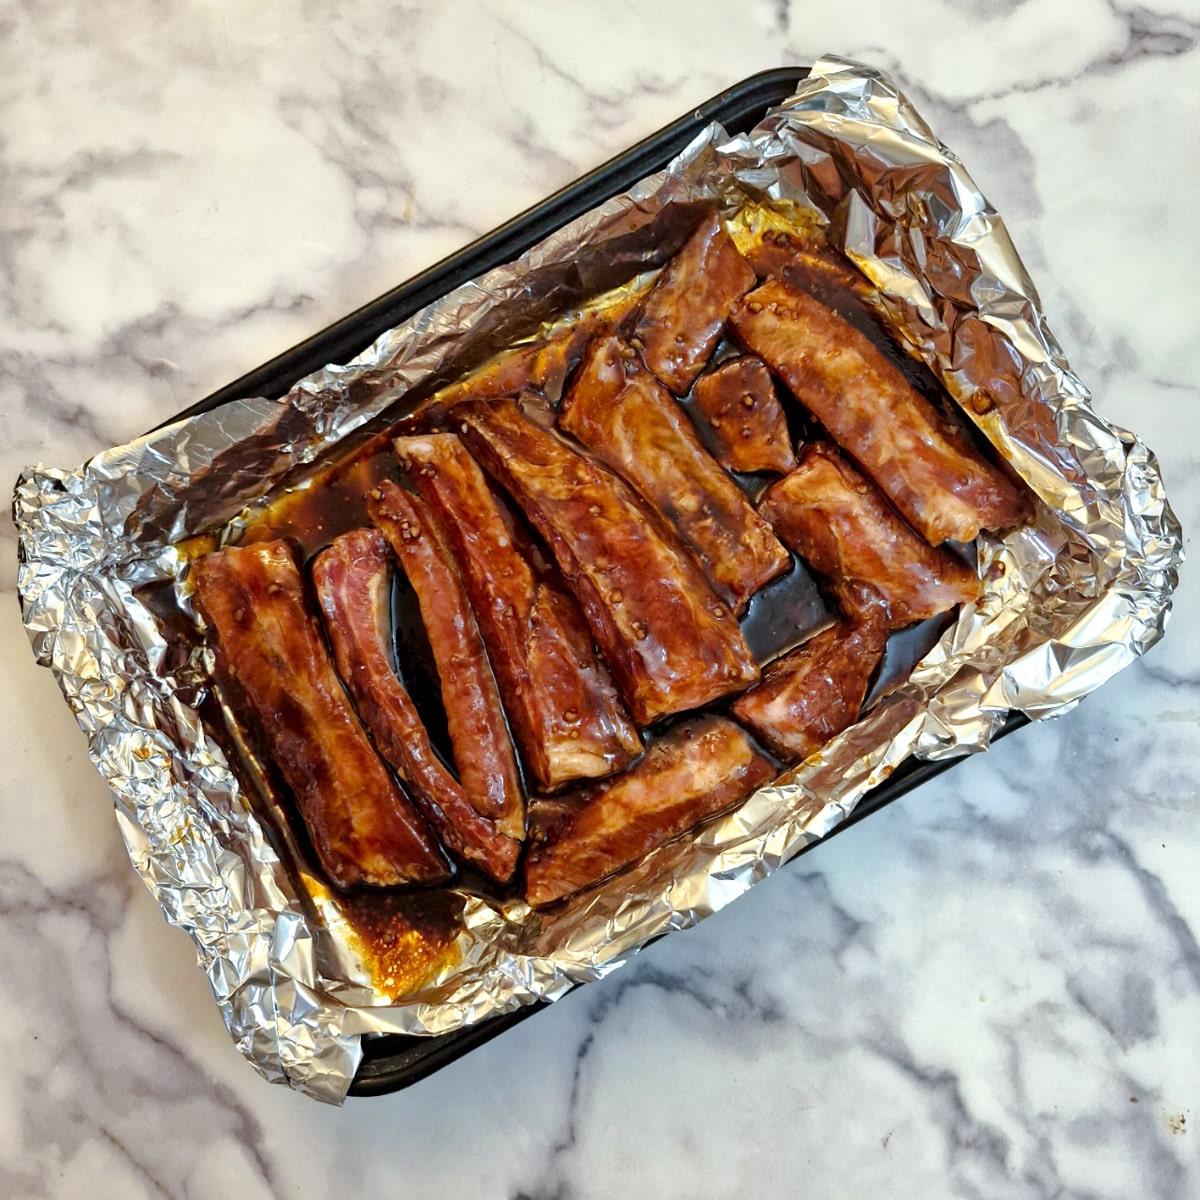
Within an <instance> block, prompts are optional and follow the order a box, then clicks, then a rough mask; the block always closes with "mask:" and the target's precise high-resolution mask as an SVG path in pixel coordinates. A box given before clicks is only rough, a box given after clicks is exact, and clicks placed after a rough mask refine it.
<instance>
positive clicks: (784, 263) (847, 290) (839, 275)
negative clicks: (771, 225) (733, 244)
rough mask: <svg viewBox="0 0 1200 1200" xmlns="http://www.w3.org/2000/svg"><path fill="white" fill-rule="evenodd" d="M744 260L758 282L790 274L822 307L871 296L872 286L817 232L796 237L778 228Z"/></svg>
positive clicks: (792, 280) (750, 251) (751, 249)
mask: <svg viewBox="0 0 1200 1200" xmlns="http://www.w3.org/2000/svg"><path fill="white" fill-rule="evenodd" d="M745 257H746V261H747V262H748V263H749V264H750V265H751V266H752V267H753V268H754V273H755V275H757V276H758V278H759V280H763V279H766V278H768V277H769V276H771V275H778V274H781V273H782V274H784V275H789V276H790V275H792V273H793V272H795V273H796V276H797V277H796V278H791V279H790V280H789V282H791V283H795V284H796V285H797V286H799V287H801V288H802V289H803V290H804V291H806V292H811V293H812V295H814V296H816V297H817V299H818V300H820V301H821V303H822V304H826V305H828V306H829V307H830V308H837V309H839V311H840V309H841V303H834V301H835V300H836V301H841V302H844V301H845V299H846V298H847V297H853V298H854V299H855V300H856V301H858V302H862V301H865V300H867V299H869V298H870V297H871V296H872V295H873V294H874V291H875V289H874V286H873V285H872V283H871V281H870V280H869V279H867V277H866V276H865V275H863V274H862V273H861V272H860V271H859V270H858V268H857V267H855V266H854V264H853V263H852V262H851V261H850V260H849V259H848V258H847V257H846V256H845V255H844V254H842V253H840V252H839V251H837V250H835V249H834V248H833V247H832V246H830V245H829V243H828V242H826V241H825V239H824V237H823V236H822V235H820V234H818V233H810V234H796V233H789V232H787V231H786V230H783V229H779V230H775V231H773V232H770V231H769V232H767V233H765V234H764V235H763V238H762V240H761V241H760V242H759V243H758V244H757V245H754V246H751V247H748V248H747V250H746V251H745Z"/></svg>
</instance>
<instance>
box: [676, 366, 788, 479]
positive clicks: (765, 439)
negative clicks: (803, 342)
mask: <svg viewBox="0 0 1200 1200" xmlns="http://www.w3.org/2000/svg"><path fill="white" fill-rule="evenodd" d="M692 406H693V408H694V409H695V411H696V414H697V416H698V418H699V419H700V420H701V421H703V423H704V425H705V426H706V427H707V430H708V434H709V437H710V438H711V440H712V443H713V444H714V445H715V446H716V447H717V458H718V459H719V460H720V462H721V464H722V466H725V467H728V468H729V470H731V471H776V472H778V473H779V474H780V475H786V474H787V473H788V472H789V471H790V470H792V468H793V467H795V465H796V456H795V455H794V454H793V453H792V439H791V435H790V434H789V433H788V427H787V420H786V419H785V418H784V415H783V408H782V407H781V406H780V403H779V397H778V396H777V395H776V394H775V384H774V383H773V382H772V380H771V373H770V371H768V370H767V368H766V367H765V366H764V365H763V363H762V361H761V360H760V359H757V358H753V357H752V356H750V355H748V354H745V355H743V356H742V357H741V358H731V359H729V360H728V361H727V362H724V363H722V364H721V365H720V366H719V367H718V368H717V369H716V370H715V371H709V372H708V374H707V375H701V376H700V378H699V379H697V380H696V386H695V387H693V388H692Z"/></svg>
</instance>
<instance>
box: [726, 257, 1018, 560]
mask: <svg viewBox="0 0 1200 1200" xmlns="http://www.w3.org/2000/svg"><path fill="white" fill-rule="evenodd" d="M730 325H731V326H732V328H733V329H734V330H735V332H736V333H737V336H738V338H739V339H740V340H741V341H742V343H743V344H744V345H745V346H746V347H748V348H749V349H750V350H752V351H754V353H755V354H758V355H759V356H761V357H762V358H763V359H764V360H765V361H766V362H767V363H768V364H769V365H770V366H771V367H772V368H773V369H774V370H775V371H776V372H778V374H779V375H780V376H781V377H782V378H783V380H784V382H785V383H786V384H787V385H788V387H789V388H791V390H792V391H793V392H794V393H795V394H796V396H797V397H798V398H799V399H800V400H801V402H802V403H803V404H804V405H805V406H806V407H807V408H808V409H809V410H810V411H811V412H812V413H813V415H814V416H816V417H817V419H818V420H819V421H820V422H821V423H822V424H823V425H824V426H825V428H826V429H828V430H829V432H830V434H831V435H832V436H833V438H834V440H835V441H836V442H837V443H838V444H839V445H840V446H841V447H842V448H843V449H844V450H846V451H847V453H849V454H850V455H852V456H853V458H854V459H855V460H856V461H857V462H858V463H859V465H860V466H861V467H862V469H863V470H864V471H865V472H866V474H867V475H869V476H870V477H871V478H872V479H873V480H874V481H875V483H876V484H878V485H879V487H880V489H881V490H882V491H883V493H884V494H885V495H886V496H887V498H888V499H889V500H890V501H891V502H892V503H893V504H894V505H895V506H896V507H897V508H898V509H899V510H900V512H901V514H902V515H903V516H904V517H905V518H906V519H907V520H908V522H909V523H910V524H911V525H912V526H913V528H915V529H916V530H917V532H918V533H920V534H921V535H922V536H923V537H924V538H925V539H926V540H927V541H929V542H931V543H933V544H934V545H935V546H936V545H939V544H940V543H942V542H944V541H946V540H947V539H948V538H953V539H956V540H958V541H961V542H969V541H971V540H972V539H973V538H974V537H975V536H976V534H978V533H979V531H980V529H1003V528H1006V527H1007V526H1009V525H1013V524H1015V523H1016V522H1017V521H1019V520H1020V519H1021V517H1022V516H1023V511H1024V509H1023V504H1022V501H1021V497H1020V496H1019V494H1018V492H1017V490H1016V488H1015V487H1014V486H1013V485H1012V483H1010V482H1009V480H1008V479H1007V478H1005V476H1004V475H1002V474H1001V473H1000V471H999V470H997V469H996V468H995V467H993V466H992V465H991V464H990V463H989V462H987V460H986V459H984V458H983V457H982V456H981V455H980V454H979V453H978V452H977V451H976V450H975V449H974V447H972V446H971V445H970V444H969V442H968V441H967V439H966V437H965V436H964V435H963V433H962V432H961V431H960V430H957V429H955V428H954V427H953V426H952V425H951V424H950V423H949V422H948V421H946V420H944V419H943V418H942V417H941V416H940V415H939V414H938V413H937V411H936V410H935V409H934V407H933V405H932V404H930V403H929V401H928V400H926V399H925V398H924V397H923V396H920V395H919V394H918V393H917V392H915V391H914V390H913V388H912V387H911V386H910V385H909V383H908V382H907V381H906V380H905V378H904V376H903V375H902V374H901V373H900V371H899V370H898V369H897V368H896V367H895V366H893V365H892V364H891V363H890V362H888V361H887V359H886V358H884V356H883V355H882V354H881V353H880V351H879V350H878V349H876V347H875V346H873V345H872V344H871V343H870V341H868V339H867V338H866V337H865V336H864V335H863V334H861V333H860V332H859V331H858V330H856V329H854V328H852V327H851V326H850V325H849V324H847V323H846V322H845V321H843V320H842V319H841V317H839V316H837V315H836V314H835V313H833V312H831V311H830V310H829V309H827V308H826V307H825V306H824V305H823V304H821V303H819V302H818V301H817V300H814V299H813V298H812V297H811V296H808V295H806V294H805V293H803V292H801V291H798V290H797V289H795V288H793V287H791V286H790V285H789V284H788V283H786V282H785V281H784V280H783V279H772V280H770V281H768V282H767V283H765V284H764V285H763V286H762V287H760V288H758V289H757V290H755V291H753V292H751V293H750V294H749V295H748V296H746V297H745V298H744V299H743V300H742V301H741V302H740V303H739V304H738V305H737V306H736V307H735V309H734V312H733V315H732V316H731V318H730Z"/></svg>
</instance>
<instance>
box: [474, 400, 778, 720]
mask: <svg viewBox="0 0 1200 1200" xmlns="http://www.w3.org/2000/svg"><path fill="white" fill-rule="evenodd" d="M455 416H456V418H457V419H458V420H459V422H460V430H459V432H460V435H461V436H462V438H463V440H464V441H465V442H466V444H467V447H468V449H469V450H470V451H471V453H472V454H473V455H474V456H475V457H476V458H477V459H478V460H479V462H480V463H482V465H483V467H484V468H485V469H486V470H487V471H488V472H489V473H490V474H491V475H492V476H493V477H494V478H495V479H496V480H498V481H499V482H500V484H501V485H502V486H503V487H504V488H505V489H506V490H507V491H508V493H509V494H510V495H511V496H512V497H513V499H514V500H515V501H516V502H517V504H518V506H519V507H520V508H521V509H522V510H523V511H524V513H525V515H526V516H527V517H528V518H529V520H530V521H531V522H532V523H533V525H534V526H535V528H536V529H537V530H538V532H539V533H540V534H541V535H542V537H543V538H544V539H545V541H546V543H547V545H548V546H549V547H550V550H551V552H552V553H553V554H554V556H555V558H556V560H557V562H558V565H559V568H560V569H561V571H562V573H563V577H564V578H565V580H566V582H567V585H568V586H569V587H570V588H571V590H572V591H573V592H574V593H575V597H576V599H577V600H578V601H579V603H580V605H581V607H582V608H583V612H584V615H585V616H586V617H587V621H588V624H589V625H590V627H591V630H592V635H593V637H594V638H595V640H596V643H597V645H599V647H600V649H601V650H602V651H603V653H604V656H605V658H606V659H607V661H608V665H609V667H610V669H611V670H612V673H613V677H614V678H615V679H616V681H617V686H618V687H619V688H620V689H621V692H622V694H623V695H624V697H625V700H626V702H627V703H628V705H629V708H630V711H631V712H632V714H633V718H634V720H635V721H637V722H638V724H639V725H648V724H650V723H651V722H652V721H655V720H657V719H658V718H659V717H662V716H665V715H666V714H668V713H674V712H682V711H684V710H686V709H691V708H699V707H700V706H701V705H703V704H707V703H709V702H710V701H712V700H716V699H717V698H719V697H721V696H726V695H728V694H729V693H730V692H736V691H739V690H741V689H742V688H744V687H746V686H748V685H749V684H750V683H753V682H754V680H755V679H757V678H758V667H757V666H756V665H755V662H754V657H753V655H752V654H751V653H750V648H749V647H748V646H747V645H746V640H745V638H743V637H742V632H741V630H740V629H739V628H738V625H737V622H736V621H735V620H734V619H733V614H732V613H730V611H729V609H728V608H727V607H726V606H725V605H724V604H723V603H722V602H721V601H720V600H719V599H718V598H717V597H716V596H715V595H714V594H713V591H712V589H711V588H710V587H709V585H708V582H707V581H706V580H705V578H704V576H703V574H701V572H700V568H699V567H698V566H697V565H696V563H695V562H694V561H693V560H692V558H691V557H690V556H689V555H688V553H687V552H686V551H685V550H684V549H683V548H682V547H681V546H678V545H676V544H675V543H674V541H673V539H670V538H669V537H668V536H667V535H666V534H665V531H660V530H659V529H658V527H657V523H656V522H655V521H654V519H653V518H652V517H650V516H649V515H648V514H647V513H646V512H645V511H644V510H643V509H642V508H641V506H640V504H639V502H638V500H637V498H636V495H635V493H633V492H632V491H631V490H630V488H629V487H628V485H627V484H625V483H624V482H623V481H622V480H621V479H619V478H618V477H617V476H615V475H613V474H612V473H611V472H610V471H608V470H606V469H605V468H604V467H602V466H600V465H599V464H598V463H595V462H593V461H591V460H590V459H587V458H585V457H583V456H582V455H580V454H577V453H576V452H575V451H574V450H572V449H570V448H569V447H568V446H566V445H564V444H563V443H562V442H560V441H559V440H558V439H557V438H555V437H554V436H553V435H552V434H550V433H548V432H546V431H545V430H543V429H540V428H538V427H537V426H536V425H533V424H532V423H530V422H529V421H527V420H526V419H525V418H524V417H523V416H522V415H521V411H520V409H519V408H518V406H517V405H516V404H515V403H513V402H512V401H510V400H499V401H496V402H495V403H494V404H491V405H487V404H482V403H472V404H466V405H463V406H462V407H460V408H459V409H457V410H456V411H455Z"/></svg>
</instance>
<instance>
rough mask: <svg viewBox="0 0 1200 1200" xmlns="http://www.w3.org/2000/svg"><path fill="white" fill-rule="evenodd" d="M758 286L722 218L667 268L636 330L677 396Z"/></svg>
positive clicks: (646, 356)
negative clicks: (740, 304)
mask: <svg viewBox="0 0 1200 1200" xmlns="http://www.w3.org/2000/svg"><path fill="white" fill-rule="evenodd" d="M754 284H755V277H754V271H753V270H752V269H751V267H750V264H749V263H747V262H746V260H745V259H744V258H743V257H742V256H741V254H740V253H739V252H738V248H737V246H735V245H734V242H733V238H731V237H730V236H729V233H728V232H727V231H726V229H725V223H724V222H723V221H722V220H721V218H720V216H719V215H718V214H717V213H713V214H712V215H711V216H709V217H708V218H707V220H705V221H704V222H703V223H702V224H701V226H700V228H699V229H697V230H696V232H695V233H694V234H692V236H691V237H690V238H689V239H688V240H687V242H686V243H685V244H684V247H683V249H682V250H680V251H679V253H678V254H677V255H676V256H675V257H674V258H673V259H672V260H671V261H670V262H669V263H668V264H667V265H666V266H665V267H664V268H663V271H662V274H661V275H660V276H659V279H658V282H657V283H656V284H655V285H654V289H653V290H652V291H651V293H650V295H649V296H647V297H646V303H645V304H644V305H643V307H642V314H641V316H640V317H639V318H638V323H637V325H636V327H635V328H634V332H633V341H634V344H635V345H636V346H638V347H639V348H640V349H641V352H642V359H643V361H644V362H645V364H646V366H648V367H649V368H650V370H651V371H653V372H654V374H655V375H657V376H658V378H659V379H660V380H662V382H663V384H664V385H665V386H666V387H667V388H668V389H670V391H672V392H674V393H675V395H677V396H683V395H686V394H687V391H688V389H689V388H690V387H691V386H692V383H693V381H694V380H695V378H696V376H697V375H699V374H700V372H701V371H702V370H704V366H705V364H706V363H707V362H708V360H709V358H710V356H711V355H712V352H713V350H714V349H716V345H717V342H718V341H719V340H720V337H721V331H722V330H723V329H724V328H725V320H726V318H727V317H728V316H729V310H730V309H731V308H732V307H733V305H734V302H735V301H736V300H737V299H738V298H739V297H740V296H742V295H744V294H745V293H746V292H748V291H749V290H750V289H751V288H752V287H753V286H754Z"/></svg>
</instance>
